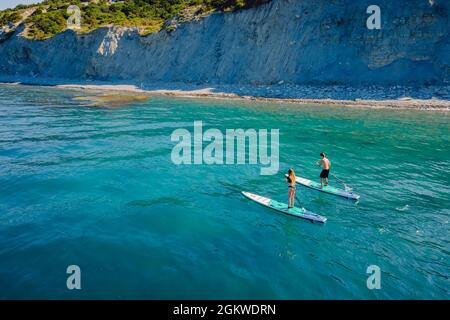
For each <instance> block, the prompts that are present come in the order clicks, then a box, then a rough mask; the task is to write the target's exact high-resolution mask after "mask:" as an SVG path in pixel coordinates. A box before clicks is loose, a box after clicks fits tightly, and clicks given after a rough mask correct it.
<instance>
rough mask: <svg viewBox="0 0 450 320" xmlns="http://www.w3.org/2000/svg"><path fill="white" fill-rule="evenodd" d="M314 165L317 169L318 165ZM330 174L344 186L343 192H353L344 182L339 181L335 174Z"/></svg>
mask: <svg viewBox="0 0 450 320" xmlns="http://www.w3.org/2000/svg"><path fill="white" fill-rule="evenodd" d="M316 165H317V166H318V167H320V164H318V163H316ZM330 174H331V176H332V177H333V178H335V179H336V180H337V181H338V182H339V183H342V185H343V186H344V189H345V191H347V192H352V191H353V189H352V188H350V187H349V186H348V185H347V184H346V183H345V182H344V181H342V180H341V179H339V178H338V177H336V175H335V174H333V173H331V172H330Z"/></svg>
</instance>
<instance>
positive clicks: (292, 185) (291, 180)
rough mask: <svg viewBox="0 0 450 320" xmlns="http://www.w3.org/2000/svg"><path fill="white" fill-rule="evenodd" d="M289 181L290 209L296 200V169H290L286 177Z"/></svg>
mask: <svg viewBox="0 0 450 320" xmlns="http://www.w3.org/2000/svg"><path fill="white" fill-rule="evenodd" d="M286 180H287V183H288V209H290V208H293V207H294V201H295V172H294V169H289V170H288V175H287V177H286Z"/></svg>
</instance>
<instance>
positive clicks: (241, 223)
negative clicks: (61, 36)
mask: <svg viewBox="0 0 450 320" xmlns="http://www.w3.org/2000/svg"><path fill="white" fill-rule="evenodd" d="M80 95H83V93H81V92H77V91H64V90H55V89H46V88H32V87H14V86H3V87H0V298H2V299H9V298H43V299H46V298H50V299H54V298H58V299H74V298H86V299H91V298H101V299H103V298H112V299H128V298H149V299H169V298H180V299H185V298H191V299H197V298H203V299H216V298H220V299H222V298H223V299H230V298H232V299H245V298H252V299H266V298H270V299H410V298H412V299H448V298H449V297H450V295H449V294H450V279H449V275H450V255H449V254H450V233H449V231H450V224H449V221H450V189H449V183H450V170H449V166H450V141H449V140H450V137H449V132H450V131H449V129H450V113H445V112H423V111H393V110H369V109H357V108H342V107H314V106H299V105H278V104H269V103H267V104H262V103H245V102H238V101H233V102H230V101H221V100H189V99H172V98H170V99H169V98H163V97H154V98H152V99H151V100H150V101H148V102H141V103H134V104H130V105H128V106H123V107H119V108H108V107H102V108H99V107H86V106H81V105H80V102H79V101H74V100H73V97H74V96H80ZM194 120H202V121H203V123H204V126H205V129H206V128H217V129H219V130H221V131H223V132H224V131H225V129H232V128H243V129H247V128H255V129H263V128H267V129H270V128H278V129H279V130H280V172H279V174H277V175H273V176H260V175H259V172H260V167H259V166H258V165H234V166H220V165H214V166H207V165H198V166H195V165H192V166H176V165H174V164H173V163H172V162H171V158H170V153H171V150H172V147H173V146H174V145H175V143H174V142H171V141H170V134H171V133H172V131H173V130H175V129H177V128H187V129H189V130H190V131H192V125H193V121H194ZM320 151H325V152H327V153H328V155H329V157H330V159H331V160H332V162H333V172H334V173H335V174H336V175H338V177H340V178H341V179H343V180H345V181H346V182H347V183H348V184H350V185H351V186H352V187H353V189H354V190H355V192H357V193H359V194H360V195H361V201H360V202H359V203H356V204H355V203H354V202H352V201H348V200H345V199H341V198H338V197H333V196H330V195H326V194H322V193H319V192H317V191H314V190H309V189H306V188H302V187H298V188H297V193H298V196H299V198H300V199H301V201H302V204H303V205H304V206H305V207H306V208H308V209H309V210H311V211H314V212H317V213H319V214H321V215H324V216H326V217H327V218H328V222H327V223H326V224H325V225H323V226H321V225H317V224H311V223H309V222H306V221H302V220H299V219H296V218H293V217H289V216H285V215H282V214H278V213H276V212H274V211H271V210H268V209H266V208H263V207H261V206H259V205H257V204H255V203H252V202H250V201H249V200H247V199H245V198H243V197H242V196H241V195H240V191H241V190H247V191H252V192H254V193H258V194H261V195H264V196H269V197H272V198H274V199H276V200H280V201H284V202H285V201H286V192H287V188H286V184H285V181H284V177H283V174H284V172H285V171H286V170H287V168H289V167H290V166H293V167H294V168H295V169H296V170H297V174H300V175H302V176H305V177H307V178H311V179H315V178H317V176H318V174H319V172H318V169H317V168H316V167H315V166H313V163H314V162H315V161H317V160H318V153H319V152H320ZM331 183H332V184H336V185H337V182H336V181H335V179H332V180H331ZM72 264H75V265H79V266H80V268H81V286H82V289H81V290H73V291H70V290H68V289H67V288H66V279H67V277H68V275H67V274H66V268H67V266H69V265H72ZM369 265H377V266H379V267H380V269H381V289H380V290H369V289H368V288H367V286H366V280H367V277H368V276H369V275H368V274H366V269H367V267H368V266H369Z"/></svg>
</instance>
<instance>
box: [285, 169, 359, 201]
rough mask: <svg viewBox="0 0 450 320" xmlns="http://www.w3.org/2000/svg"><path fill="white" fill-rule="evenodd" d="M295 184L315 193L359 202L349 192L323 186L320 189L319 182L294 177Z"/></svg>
mask: <svg viewBox="0 0 450 320" xmlns="http://www.w3.org/2000/svg"><path fill="white" fill-rule="evenodd" d="M286 176H287V175H286ZM295 182H296V183H298V184H301V185H303V186H305V187H308V188H311V189H314V190H317V191H322V192H325V193H328V194H333V195H335V196H340V197H344V198H347V199H351V200H355V201H357V200H359V195H357V194H356V193H353V192H351V191H346V190H342V189H338V188H335V187H331V186H329V185H328V186H323V188H321V187H320V183H319V182H315V181H311V180H308V179H305V178H301V177H295Z"/></svg>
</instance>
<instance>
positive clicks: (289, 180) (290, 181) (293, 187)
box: [286, 177, 295, 190]
mask: <svg viewBox="0 0 450 320" xmlns="http://www.w3.org/2000/svg"><path fill="white" fill-rule="evenodd" d="M286 180H287V182H288V183H289V186H288V187H289V188H292V189H294V190H295V185H293V186H291V185H290V184H291V183H292V180H291V178H290V177H286Z"/></svg>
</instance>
